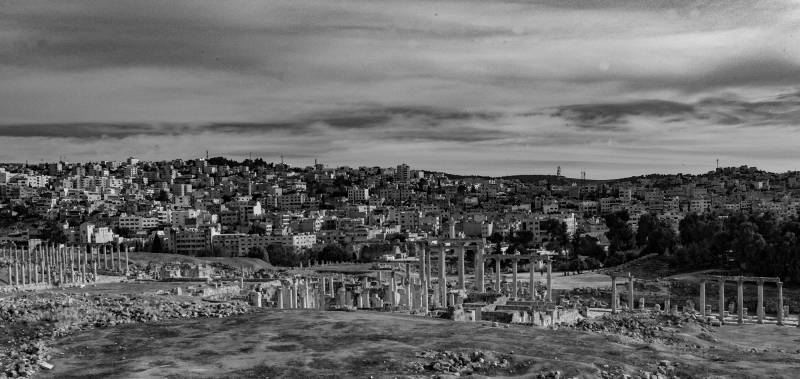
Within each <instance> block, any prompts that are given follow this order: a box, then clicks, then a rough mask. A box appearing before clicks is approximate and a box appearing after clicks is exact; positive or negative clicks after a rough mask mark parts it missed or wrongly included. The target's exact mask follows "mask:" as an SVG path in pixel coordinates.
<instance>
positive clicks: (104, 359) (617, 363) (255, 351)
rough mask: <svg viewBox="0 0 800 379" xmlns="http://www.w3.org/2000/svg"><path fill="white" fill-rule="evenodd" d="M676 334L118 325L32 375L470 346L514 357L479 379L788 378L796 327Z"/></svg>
mask: <svg viewBox="0 0 800 379" xmlns="http://www.w3.org/2000/svg"><path fill="white" fill-rule="evenodd" d="M678 334H679V335H681V336H683V338H685V340H686V341H687V343H689V344H691V346H692V347H690V348H687V347H685V346H684V347H679V346H678V345H670V346H667V345H663V344H659V343H650V344H646V343H638V342H634V341H631V340H627V339H625V338H622V337H620V336H613V335H612V336H605V335H600V334H595V333H590V332H583V331H572V330H563V329H562V330H555V331H553V330H542V329H533V328H530V327H525V326H511V327H509V328H502V327H501V328H497V327H492V326H490V325H489V324H488V323H454V322H451V321H441V320H434V319H422V318H417V317H412V316H403V315H399V314H390V313H372V312H370V313H366V312H355V313H346V312H316V311H264V312H260V313H258V314H251V315H244V316H236V317H231V318H227V319H201V320H189V321H183V322H166V323H158V324H138V325H123V326H118V327H114V328H108V329H100V330H92V331H87V332H83V333H79V334H76V335H73V336H69V337H65V338H63V339H62V340H60V341H58V343H57V344H56V345H55V351H54V353H53V359H52V361H51V363H53V364H54V365H55V368H54V369H53V370H52V371H49V372H42V376H43V377H49V378H69V377H73V378H77V377H80V378H87V377H98V378H99V377H103V378H122V377H125V378H151V377H170V378H212V377H213V378H219V377H286V378H298V377H369V376H375V377H397V376H401V377H403V376H405V377H409V376H430V375H431V374H433V373H432V372H424V371H423V372H419V371H417V369H415V368H414V367H415V365H414V364H413V363H414V362H420V361H421V360H423V359H421V358H417V357H416V356H415V354H416V353H417V352H421V351H425V350H451V351H472V350H475V349H481V350H490V351H496V352H498V353H502V354H510V355H511V356H512V357H513V358H512V360H511V362H512V365H511V367H510V368H507V369H495V370H494V371H492V370H489V371H486V372H483V373H482V374H484V375H488V376H504V377H508V376H510V377H514V376H525V375H526V374H527V375H530V374H537V373H540V372H546V371H549V370H561V371H562V372H563V373H565V374H567V375H576V376H578V377H584V378H592V377H597V376H598V375H599V373H600V371H601V370H605V371H611V372H613V371H616V372H620V373H628V374H637V373H638V372H639V370H648V371H651V372H652V371H655V369H656V365H657V364H658V362H659V361H660V360H670V361H672V362H680V363H679V365H678V374H679V375H680V376H681V377H687V376H692V377H703V376H713V377H734V378H745V377H785V378H790V377H796V376H795V375H796V373H797V372H798V371H797V370H800V354H798V350H797V349H798V345H797V342H798V339H799V338H800V329H798V328H787V327H784V328H778V327H776V326H772V325H768V326H758V327H748V328H741V327H736V326H726V327H723V328H722V329H715V331H713V332H712V333H711V334H703V332H702V331H701V330H700V329H699V328H697V327H696V326H695V327H685V328H684V329H682V330H679V331H678ZM715 340H716V342H710V341H715ZM747 341H755V343H748V342H747ZM766 341H770V342H766ZM709 346H715V348H713V349H709V348H708V347H709ZM765 348H766V349H767V351H764V349H765ZM751 349H756V350H755V352H752V351H751ZM778 349H782V350H783V351H780V350H778ZM512 352H513V353H512ZM423 363H424V362H423ZM605 365H607V366H605ZM417 367H418V366H417Z"/></svg>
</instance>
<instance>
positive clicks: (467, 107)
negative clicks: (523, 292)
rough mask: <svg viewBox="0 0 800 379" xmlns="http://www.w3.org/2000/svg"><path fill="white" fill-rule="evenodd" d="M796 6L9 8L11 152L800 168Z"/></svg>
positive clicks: (636, 1)
mask: <svg viewBox="0 0 800 379" xmlns="http://www.w3.org/2000/svg"><path fill="white" fill-rule="evenodd" d="M799 120H800V4H798V2H796V1H780V0H770V1H763V2H762V1H737V0H722V1H702V2H700V1H681V0H671V1H670V0H631V1H627V0H593V1H588V0H587V1H575V0H553V1H465V0H460V1H454V2H444V1H419V2H418V1H376V0H367V1H352V0H322V1H303V0H289V1H279V0H269V1H229V0H226V1H219V0H214V1H207V2H206V1H198V0H191V1H189V0H186V1H178V0H170V1H145V0H136V1H125V2H122V1H67V0H59V1H47V2H44V1H42V2H39V1H32V0H22V1H8V0H5V1H2V2H0V161H17V162H18V161H22V160H30V161H34V162H35V161H40V160H42V159H44V160H56V159H58V158H59V157H60V156H66V157H67V159H68V160H70V161H87V160H100V159H122V158H125V157H127V156H129V155H135V156H137V157H141V158H143V159H150V160H160V159H173V158H197V157H201V156H204V155H205V151H206V150H210V153H211V155H212V156H217V155H224V156H227V157H231V158H243V157H246V156H248V154H250V153H252V154H253V156H261V157H264V158H265V159H267V160H279V159H280V156H281V155H284V156H285V157H286V159H287V161H288V162H289V163H292V164H297V165H308V164H311V163H313V161H314V159H315V158H317V159H319V160H320V161H321V162H323V163H325V164H327V165H330V166H334V165H351V166H360V165H370V166H372V165H383V166H388V165H396V164H398V163H402V162H406V163H408V164H410V165H411V166H412V167H415V168H423V169H434V170H443V171H448V172H453V173H462V174H473V173H475V174H482V175H505V174H549V173H555V169H556V166H559V165H560V166H561V167H562V172H563V173H564V174H565V175H567V176H572V177H578V176H580V172H581V171H587V175H588V177H590V178H609V177H618V176H627V175H638V174H643V173H651V172H690V173H697V172H705V171H707V170H711V169H713V168H714V165H715V160H716V159H717V158H718V159H720V163H721V164H722V165H726V166H728V165H742V164H748V165H755V166H758V167H761V168H764V169H769V170H772V171H785V170H790V169H791V170H794V169H798V168H800V167H798V166H800V160H798V158H800V149H799V148H800V123H798V121H799Z"/></svg>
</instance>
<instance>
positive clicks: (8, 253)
mask: <svg viewBox="0 0 800 379" xmlns="http://www.w3.org/2000/svg"><path fill="white" fill-rule="evenodd" d="M101 255H102V256H103V258H102V259H103V267H102V269H104V270H105V271H106V272H108V271H111V272H112V273H116V274H118V275H123V274H124V275H127V274H128V272H129V266H128V252H127V250H126V251H125V252H124V255H125V257H124V259H123V256H122V255H123V252H122V250H121V249H120V247H119V246H118V245H115V246H112V245H100V244H81V245H38V246H34V247H32V248H28V247H25V248H20V247H16V246H10V247H2V248H0V260H2V261H4V262H6V265H7V266H6V270H7V275H6V278H7V280H8V282H7V284H8V285H12V286H28V285H56V284H59V285H65V284H83V283H90V282H95V281H96V280H97V276H98V269H99V267H98V266H99V264H100V256H101ZM109 255H110V258H111V259H110V260H111V262H110V265H109V259H108V258H109ZM115 255H116V259H115Z"/></svg>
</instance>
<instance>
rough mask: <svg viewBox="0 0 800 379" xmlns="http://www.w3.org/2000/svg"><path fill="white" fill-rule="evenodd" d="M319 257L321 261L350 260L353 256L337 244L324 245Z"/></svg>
mask: <svg viewBox="0 0 800 379" xmlns="http://www.w3.org/2000/svg"><path fill="white" fill-rule="evenodd" d="M318 257H319V259H321V260H323V261H334V262H350V261H352V260H353V259H354V258H355V257H354V256H353V254H351V253H349V252H348V251H346V250H345V249H343V248H342V247H341V246H339V245H326V246H325V247H323V248H322V251H320V252H319V256H318Z"/></svg>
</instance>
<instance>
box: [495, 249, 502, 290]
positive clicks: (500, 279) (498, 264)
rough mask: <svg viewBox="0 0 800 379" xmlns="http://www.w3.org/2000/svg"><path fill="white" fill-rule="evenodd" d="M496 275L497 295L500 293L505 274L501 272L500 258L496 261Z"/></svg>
mask: <svg viewBox="0 0 800 379" xmlns="http://www.w3.org/2000/svg"><path fill="white" fill-rule="evenodd" d="M494 275H495V276H496V277H497V283H496V284H495V287H497V288H495V290H496V291H497V293H500V288H501V287H500V282H502V281H503V273H502V272H501V271H500V258H499V257H496V258H495V259H494Z"/></svg>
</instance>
